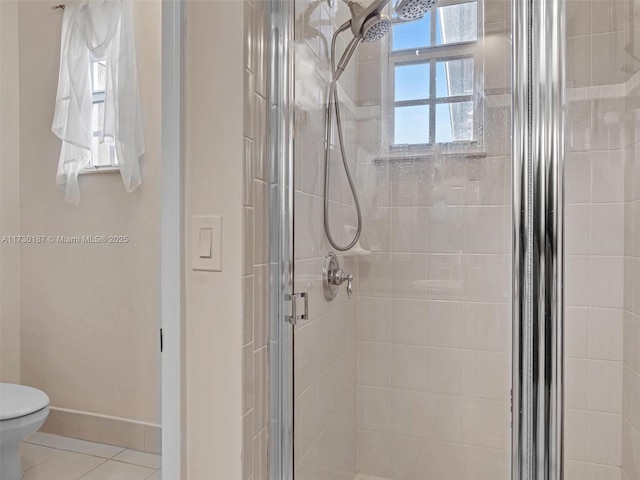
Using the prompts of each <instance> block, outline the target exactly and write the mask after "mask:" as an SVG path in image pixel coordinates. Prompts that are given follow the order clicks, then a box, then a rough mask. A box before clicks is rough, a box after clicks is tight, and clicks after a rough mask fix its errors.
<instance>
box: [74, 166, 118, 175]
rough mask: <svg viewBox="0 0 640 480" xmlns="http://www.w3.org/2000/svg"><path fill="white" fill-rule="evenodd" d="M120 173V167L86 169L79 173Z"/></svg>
mask: <svg viewBox="0 0 640 480" xmlns="http://www.w3.org/2000/svg"><path fill="white" fill-rule="evenodd" d="M119 171H120V167H113V166H108V167H107V166H105V167H85V168H83V169H82V170H80V172H78V175H90V174H94V173H115V172H119Z"/></svg>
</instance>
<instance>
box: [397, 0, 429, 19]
mask: <svg viewBox="0 0 640 480" xmlns="http://www.w3.org/2000/svg"><path fill="white" fill-rule="evenodd" d="M437 1H438V0H398V3H397V4H396V13H397V14H398V18H399V19H400V20H417V19H419V18H421V17H423V16H424V14H425V13H427V12H428V11H429V10H431V8H432V7H433V6H434V5H435V4H436V3H437Z"/></svg>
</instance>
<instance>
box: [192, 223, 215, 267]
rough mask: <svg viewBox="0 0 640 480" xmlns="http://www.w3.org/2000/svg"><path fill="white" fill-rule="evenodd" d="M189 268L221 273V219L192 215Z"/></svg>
mask: <svg viewBox="0 0 640 480" xmlns="http://www.w3.org/2000/svg"><path fill="white" fill-rule="evenodd" d="M191 268H192V269H193V270H199V271H205V272H221V271H222V217H221V216H219V215H217V216H214V215H210V216H205V215H194V216H193V217H192V218H191Z"/></svg>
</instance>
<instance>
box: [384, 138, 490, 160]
mask: <svg viewBox="0 0 640 480" xmlns="http://www.w3.org/2000/svg"><path fill="white" fill-rule="evenodd" d="M486 156H487V152H486V151H485V150H484V149H483V148H482V146H481V145H480V144H479V143H477V142H471V143H464V144H455V143H449V144H439V145H436V146H435V147H433V146H431V145H412V146H397V145H393V146H390V147H389V149H388V153H387V154H386V155H380V156H377V157H376V158H374V160H373V161H374V163H393V162H416V161H423V160H429V159H432V158H436V157H449V158H485V157H486Z"/></svg>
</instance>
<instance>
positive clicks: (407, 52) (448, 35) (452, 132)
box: [385, 0, 481, 148]
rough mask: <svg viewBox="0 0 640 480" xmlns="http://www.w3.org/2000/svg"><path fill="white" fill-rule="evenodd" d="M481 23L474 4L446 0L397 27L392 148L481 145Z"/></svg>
mask: <svg viewBox="0 0 640 480" xmlns="http://www.w3.org/2000/svg"><path fill="white" fill-rule="evenodd" d="M478 17H479V15H478V2H477V1H475V0H474V1H469V0H441V1H440V3H439V4H438V7H437V8H434V9H432V10H430V11H429V12H428V13H427V14H426V15H425V16H424V17H423V18H422V19H421V20H417V21H414V22H400V21H394V23H393V27H392V31H391V41H390V42H389V82H388V86H389V90H388V92H387V96H386V97H387V98H388V99H389V102H388V104H387V109H388V115H387V116H386V117H387V118H388V119H390V120H391V121H390V124H388V125H387V126H386V127H387V128H386V129H385V130H386V132H387V135H388V137H387V138H388V144H389V145H390V146H391V148H394V147H395V148H398V147H403V148H404V147H406V146H409V147H414V148H415V147H418V148H421V147H428V146H430V145H431V146H432V145H434V144H449V143H467V144H468V143H471V142H478V140H479V136H480V135H479V132H478V130H479V128H478V125H479V124H480V122H479V120H480V119H479V118H478V117H480V116H481V115H480V106H479V105H478V104H477V102H476V101H475V100H474V98H475V96H474V89H475V87H476V85H477V82H478V79H479V74H478V70H479V68H478V65H477V63H478V62H477V59H476V52H477V41H478V38H479V32H478V30H479V28H478Z"/></svg>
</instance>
